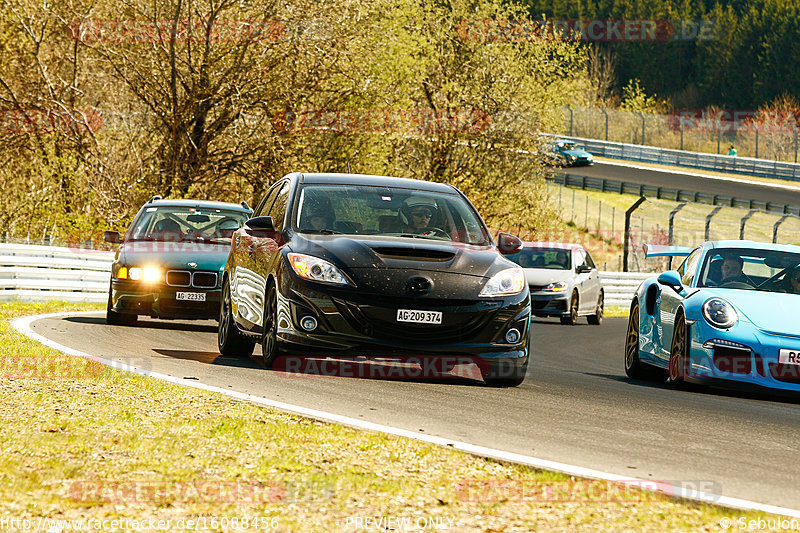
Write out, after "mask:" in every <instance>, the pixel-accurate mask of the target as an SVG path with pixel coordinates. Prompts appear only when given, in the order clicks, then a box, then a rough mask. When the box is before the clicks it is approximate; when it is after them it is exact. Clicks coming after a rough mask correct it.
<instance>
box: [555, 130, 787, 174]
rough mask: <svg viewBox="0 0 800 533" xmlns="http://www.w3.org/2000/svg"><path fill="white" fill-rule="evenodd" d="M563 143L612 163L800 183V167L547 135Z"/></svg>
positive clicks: (761, 160)
mask: <svg viewBox="0 0 800 533" xmlns="http://www.w3.org/2000/svg"><path fill="white" fill-rule="evenodd" d="M547 136H548V137H554V138H559V139H569V140H572V141H575V142H576V143H579V144H581V145H583V147H584V148H585V149H586V151H587V152H589V153H591V154H592V155H598V156H602V157H608V158H611V159H625V160H628V161H641V162H644V163H657V164H661V165H672V166H679V167H687V168H696V169H701V170H715V171H717V172H729V173H732V174H746V175H748V176H759V177H763V178H777V179H782V180H790V181H800V163H787V162H783V161H770V160H768V159H755V158H752V157H731V156H728V155H721V154H706V153H702V152H687V151H683V150H674V149H670V148H657V147H655V146H644V145H639V144H628V143H621V142H611V141H600V140H597V139H585V138H583V137H570V136H563V135H550V134H548V135H547Z"/></svg>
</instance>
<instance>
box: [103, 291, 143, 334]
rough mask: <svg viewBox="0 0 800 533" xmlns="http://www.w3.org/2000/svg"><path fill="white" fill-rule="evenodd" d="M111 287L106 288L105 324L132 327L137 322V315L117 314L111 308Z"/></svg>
mask: <svg viewBox="0 0 800 533" xmlns="http://www.w3.org/2000/svg"><path fill="white" fill-rule="evenodd" d="M111 291H112V289H111V286H110V285H109V287H108V304H107V305H106V324H109V325H111V326H132V325H134V324H136V320H138V318H139V317H138V316H137V315H128V314H124V313H117V312H116V311H114V309H113V308H112V307H111Z"/></svg>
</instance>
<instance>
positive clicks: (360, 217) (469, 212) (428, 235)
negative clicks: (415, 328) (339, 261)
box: [293, 184, 491, 246]
mask: <svg viewBox="0 0 800 533" xmlns="http://www.w3.org/2000/svg"><path fill="white" fill-rule="evenodd" d="M293 227H294V229H295V230H296V231H298V232H300V233H310V234H313V233H316V234H322V235H333V234H348V235H391V236H397V237H404V238H417V239H430V240H438V241H447V242H457V243H464V244H471V245H475V246H488V245H489V244H490V243H491V239H490V237H489V232H488V230H487V229H486V226H485V225H484V224H483V221H482V220H481V219H480V217H479V216H478V214H477V213H476V212H475V210H474V209H473V208H472V206H471V205H470V204H469V203H468V202H467V201H466V200H464V198H463V197H461V196H460V195H458V194H455V193H453V194H450V193H443V192H434V191H421V190H412V189H399V188H390V187H375V186H364V185H330V184H306V185H303V187H302V189H301V190H300V195H299V198H298V200H297V209H296V210H295V217H294V220H293Z"/></svg>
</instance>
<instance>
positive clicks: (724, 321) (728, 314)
mask: <svg viewBox="0 0 800 533" xmlns="http://www.w3.org/2000/svg"><path fill="white" fill-rule="evenodd" d="M703 316H704V317H706V320H708V323H709V324H711V325H712V326H714V327H716V328H723V329H728V328H730V327H731V326H733V325H734V324H736V321H738V320H739V315H737V314H736V309H734V308H733V306H732V305H731V304H729V303H728V302H726V301H725V300H723V299H722V298H709V299H708V300H706V303H704V304H703Z"/></svg>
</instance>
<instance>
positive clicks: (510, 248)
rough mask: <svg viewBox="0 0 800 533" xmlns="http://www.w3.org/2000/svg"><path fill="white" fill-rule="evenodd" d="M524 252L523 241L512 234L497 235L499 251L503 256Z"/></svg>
mask: <svg viewBox="0 0 800 533" xmlns="http://www.w3.org/2000/svg"><path fill="white" fill-rule="evenodd" d="M520 250H522V241H521V240H520V238H519V237H517V236H516V235H511V234H510V233H502V232H501V233H498V234H497V251H499V252H500V253H501V254H503V255H514V254H516V253H519V251H520Z"/></svg>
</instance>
